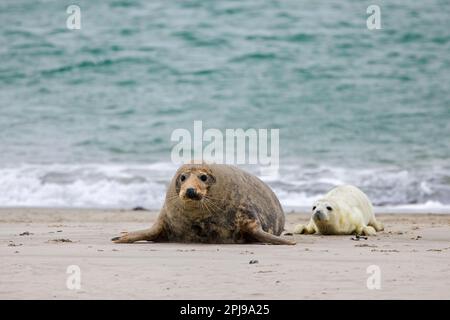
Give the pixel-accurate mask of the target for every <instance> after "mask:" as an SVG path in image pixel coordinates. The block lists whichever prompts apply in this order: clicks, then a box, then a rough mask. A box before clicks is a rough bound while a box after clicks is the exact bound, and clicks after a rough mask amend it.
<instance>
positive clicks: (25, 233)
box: [19, 231, 32, 236]
mask: <svg viewBox="0 0 450 320" xmlns="http://www.w3.org/2000/svg"><path fill="white" fill-rule="evenodd" d="M31 235H32V233H31V232H28V231H25V232H22V233H21V234H19V236H31Z"/></svg>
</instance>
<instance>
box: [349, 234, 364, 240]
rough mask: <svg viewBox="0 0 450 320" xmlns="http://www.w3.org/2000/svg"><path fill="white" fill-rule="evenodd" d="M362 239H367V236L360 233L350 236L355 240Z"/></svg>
mask: <svg viewBox="0 0 450 320" xmlns="http://www.w3.org/2000/svg"><path fill="white" fill-rule="evenodd" d="M361 239H364V240H367V237H364V236H360V235H357V234H355V236H354V237H351V238H350V240H353V241H359V240H361Z"/></svg>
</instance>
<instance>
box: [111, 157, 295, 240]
mask: <svg viewBox="0 0 450 320" xmlns="http://www.w3.org/2000/svg"><path fill="white" fill-rule="evenodd" d="M283 229H284V213H283V209H282V208H281V205H280V202H279V201H278V199H277V197H276V196H275V194H274V193H273V192H272V190H271V189H270V188H269V187H268V186H267V185H266V184H265V183H264V182H262V181H261V180H260V179H258V178H257V177H255V176H253V175H251V174H249V173H247V172H245V171H242V170H240V169H239V168H237V167H234V166H230V165H222V164H209V165H207V164H188V165H183V166H182V167H180V168H179V169H178V171H177V172H176V174H175V176H174V177H173V179H172V181H171V183H170V185H169V188H168V191H167V194H166V199H165V202H164V205H163V208H162V209H161V212H160V214H159V216H158V218H157V221H156V222H155V224H154V225H153V226H152V227H151V228H150V229H147V230H142V231H137V232H130V233H126V234H124V235H123V236H121V237H117V238H114V239H113V241H115V242H118V243H130V242H135V241H139V240H147V241H156V242H157V241H161V242H164V241H167V242H197V243H249V242H265V243H272V244H295V243H293V242H291V241H288V240H285V239H283V238H281V237H279V235H280V234H281V232H283Z"/></svg>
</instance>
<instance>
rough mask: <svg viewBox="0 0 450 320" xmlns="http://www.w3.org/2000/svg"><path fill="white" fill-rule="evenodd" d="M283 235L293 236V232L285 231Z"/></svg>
mask: <svg viewBox="0 0 450 320" xmlns="http://www.w3.org/2000/svg"><path fill="white" fill-rule="evenodd" d="M284 235H285V236H293V235H294V234H293V233H292V232H286V233H285V234H284Z"/></svg>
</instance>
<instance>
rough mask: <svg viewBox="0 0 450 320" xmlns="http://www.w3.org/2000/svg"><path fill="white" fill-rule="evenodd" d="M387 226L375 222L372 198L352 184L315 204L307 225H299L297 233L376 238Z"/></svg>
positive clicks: (340, 187) (334, 191)
mask: <svg viewBox="0 0 450 320" xmlns="http://www.w3.org/2000/svg"><path fill="white" fill-rule="evenodd" d="M382 230H383V225H382V224H381V223H379V222H378V221H377V220H376V219H375V215H374V213H373V208H372V204H371V203H370V200H369V198H368V197H367V196H366V195H365V194H364V192H362V191H361V190H360V189H358V188H357V187H354V186H350V185H344V186H339V187H336V188H334V189H332V190H331V191H329V192H328V193H327V194H326V195H325V197H323V198H322V199H320V200H317V201H316V202H315V203H314V205H313V215H312V217H311V220H310V221H309V223H308V224H307V225H301V224H300V225H297V226H296V227H295V230H294V233H304V234H313V233H321V234H358V235H370V236H371V235H375V234H376V231H382Z"/></svg>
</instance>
